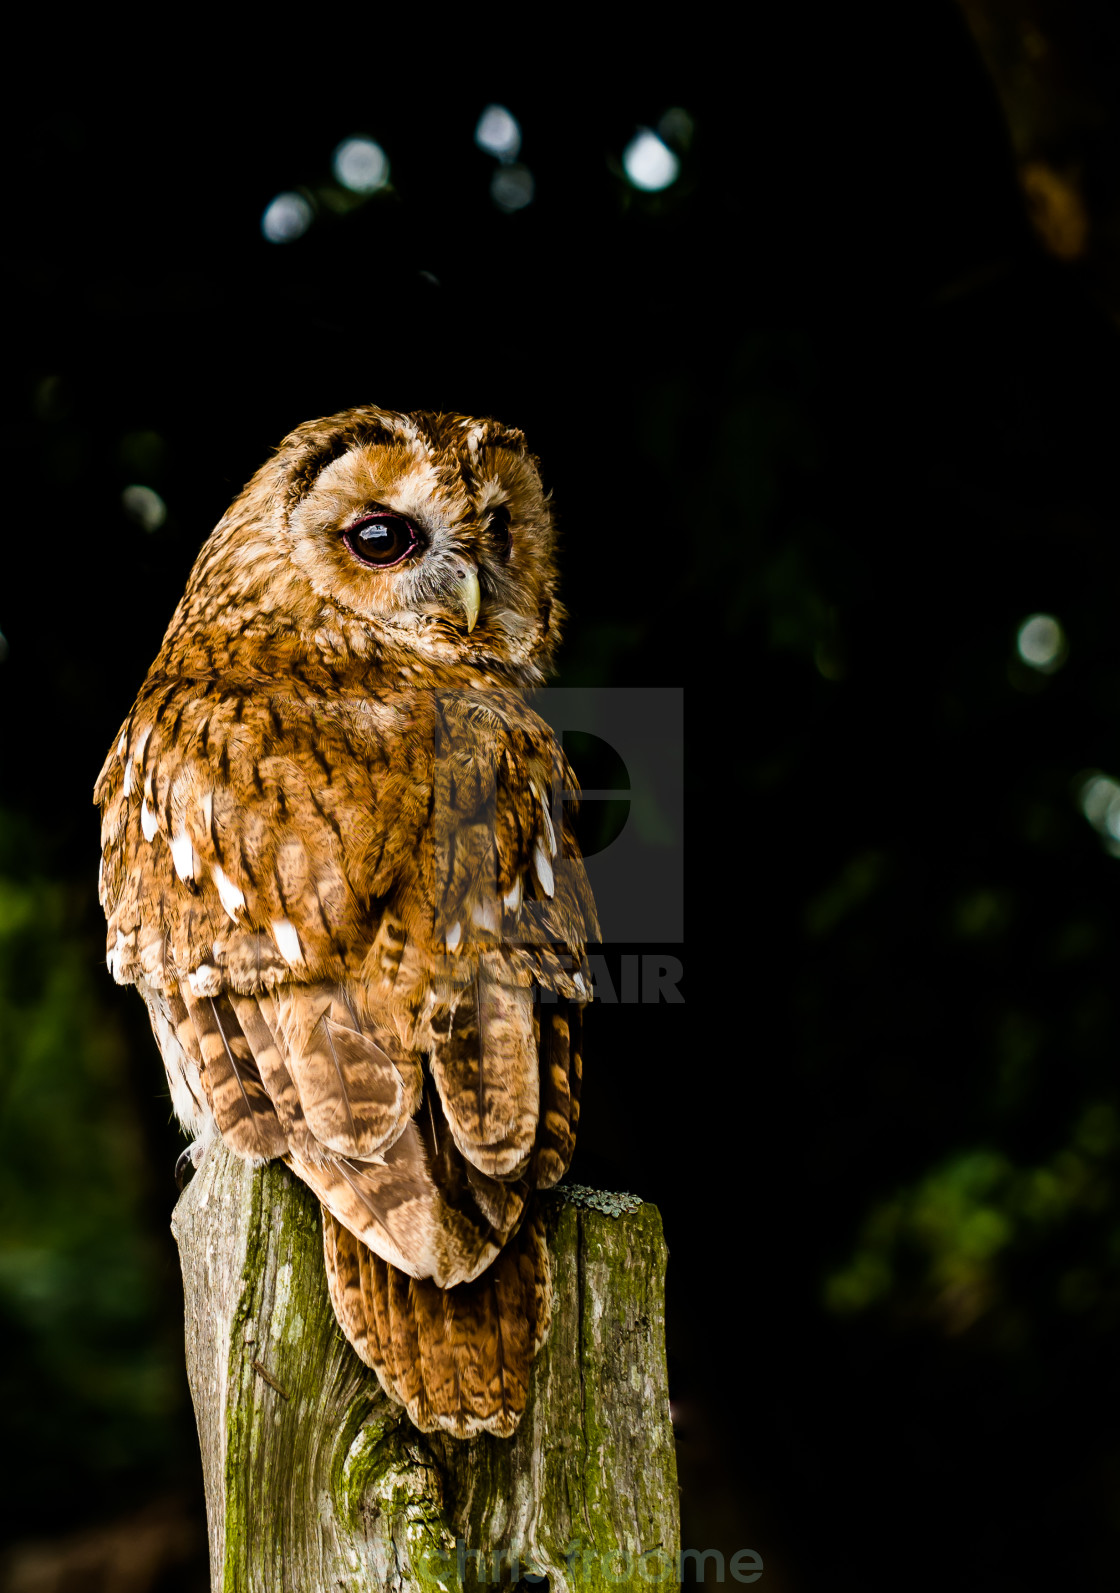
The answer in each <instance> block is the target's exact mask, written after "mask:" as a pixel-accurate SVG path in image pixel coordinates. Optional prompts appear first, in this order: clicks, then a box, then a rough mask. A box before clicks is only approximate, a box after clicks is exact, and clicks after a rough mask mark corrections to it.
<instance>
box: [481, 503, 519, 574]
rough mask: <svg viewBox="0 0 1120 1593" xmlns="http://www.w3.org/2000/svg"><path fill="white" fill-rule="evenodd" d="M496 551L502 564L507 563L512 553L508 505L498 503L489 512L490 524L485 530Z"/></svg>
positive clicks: (511, 533)
mask: <svg viewBox="0 0 1120 1593" xmlns="http://www.w3.org/2000/svg"><path fill="white" fill-rule="evenodd" d="M487 529H488V530H489V532H490V536H491V538H492V539H493V542H494V546H495V548H496V549H497V551H498V557H499V558H500V559H501V560H502V562H503V564H505V563H508V561H509V556H510V554H511V553H512V552H513V532H512V530H511V529H510V523H509V505H508V504H505V503H499V504H498V505H497V506H496V507H495V508H493V509H491V511H490V524H489V526H488V528H487Z"/></svg>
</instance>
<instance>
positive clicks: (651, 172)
mask: <svg viewBox="0 0 1120 1593" xmlns="http://www.w3.org/2000/svg"><path fill="white" fill-rule="evenodd" d="M622 169H623V171H624V172H625V173H626V176H627V178H628V179H629V180H630V182H631V183H632V184H633V185H634V187H635V188H641V189H642V190H643V191H644V192H645V193H650V194H653V193H659V192H660V191H661V190H662V189H663V188H668V187H670V186H671V185H672V184H673V183H675V182H676V180H677V178H678V176H679V175H680V169H681V163H680V161H679V160H678V159H677V157H676V155H674V154H673V151H672V150H671V149H670V148H669V146H668V144H666V143H665V141H664V140H663V139H660V138H658V136H657V134H656V133H654V132H651V130H650V129H649V128H648V127H643V128H641V129H640V131H639V132H637V133H636V134H635V135H634V137H633V138H632V139H631V140H630V142H629V143H628V144H627V146H626V148H625V149H624V150H623V152H622Z"/></svg>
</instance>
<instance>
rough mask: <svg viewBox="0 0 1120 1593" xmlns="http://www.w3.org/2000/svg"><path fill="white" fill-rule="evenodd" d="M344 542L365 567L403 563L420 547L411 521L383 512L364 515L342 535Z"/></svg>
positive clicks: (385, 566)
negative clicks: (410, 523)
mask: <svg viewBox="0 0 1120 1593" xmlns="http://www.w3.org/2000/svg"><path fill="white" fill-rule="evenodd" d="M342 540H343V541H344V542H345V543H346V546H347V547H348V548H349V549H350V551H351V553H354V554H356V555H357V557H358V558H359V559H361V561H362V563H363V564H375V565H377V566H378V568H380V569H386V568H387V567H388V566H389V565H391V564H402V563H403V562H404V560H405V559H407V558H408V556H409V554H410V553H411V552H412V550H413V549H414V548H416V547H419V543H418V542H417V539H416V532H415V531H414V530H413V528H412V526H411V525H409V523H408V521H407V520H406V519H404V518H403V516H401V515H399V514H389V513H388V512H387V511H384V510H378V512H377V513H376V514H366V515H363V516H362V518H361V519H360V520H356V521H355V522H354V524H353V525H352V526H349V527H348V528H347V529H346V531H344V532H343V535H342Z"/></svg>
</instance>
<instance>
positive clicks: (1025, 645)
mask: <svg viewBox="0 0 1120 1593" xmlns="http://www.w3.org/2000/svg"><path fill="white" fill-rule="evenodd" d="M1015 646H1016V648H1017V649H1018V652H1019V657H1020V658H1021V659H1022V660H1023V662H1024V664H1029V665H1030V667H1031V669H1037V670H1041V672H1042V673H1043V674H1044V675H1049V674H1052V673H1053V671H1054V670H1055V669H1060V668H1061V667H1062V665H1063V664H1064V663H1065V661H1066V653H1067V652H1068V648H1067V646H1066V638H1065V632H1064V631H1063V630H1062V627H1061V626H1060V625H1059V624H1058V622H1057V620H1056V619H1055V618H1054V616H1053V615H1052V614H1032V615H1031V616H1030V617H1029V619H1025V620H1024V621H1023V623H1022V624H1021V625H1020V626H1019V633H1018V635H1017V637H1016V638H1015Z"/></svg>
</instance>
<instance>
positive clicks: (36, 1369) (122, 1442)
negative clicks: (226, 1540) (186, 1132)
mask: <svg viewBox="0 0 1120 1593" xmlns="http://www.w3.org/2000/svg"><path fill="white" fill-rule="evenodd" d="M38 851H39V847H38V846H37V844H36V837H35V835H34V833H33V831H32V830H31V828H30V826H29V824H28V823H27V821H26V820H23V819H20V818H17V817H15V816H13V815H12V814H10V813H0V1059H2V1061H0V1069H2V1071H0V1090H2V1112H0V1403H2V1406H3V1409H4V1412H5V1418H6V1423H7V1443H8V1445H9V1446H10V1448H9V1453H10V1454H11V1453H17V1454H18V1455H19V1457H20V1463H19V1465H18V1467H10V1468H9V1470H8V1473H7V1477H6V1481H5V1494H6V1500H5V1502H6V1505H7V1507H8V1510H10V1511H11V1512H12V1514H11V1520H12V1521H13V1522H15V1521H18V1522H19V1523H20V1526H21V1528H22V1530H24V1531H32V1530H34V1528H35V1527H36V1526H39V1527H40V1528H42V1527H43V1526H45V1525H46V1524H48V1523H49V1524H53V1525H57V1523H58V1520H59V1515H58V1511H59V1505H58V1500H57V1489H58V1486H59V1485H60V1483H63V1482H69V1483H71V1484H74V1483H75V1482H76V1481H77V1480H78V1479H80V1485H81V1487H82V1489H83V1490H84V1491H85V1490H88V1491H89V1492H90V1493H91V1494H92V1495H93V1498H94V1500H96V1499H97V1498H98V1497H101V1498H103V1499H112V1498H113V1497H114V1496H119V1495H120V1494H121V1491H122V1489H123V1490H125V1496H126V1497H127V1494H128V1490H135V1489H136V1488H137V1487H138V1486H142V1487H143V1488H144V1489H145V1490H147V1489H149V1488H151V1487H153V1486H157V1485H158V1483H159V1481H160V1479H161V1478H162V1479H166V1478H167V1477H168V1476H169V1475H174V1473H175V1463H174V1458H173V1456H169V1454H168V1436H169V1432H170V1431H171V1430H172V1427H171V1425H170V1419H171V1418H173V1417H176V1416H181V1407H182V1385H183V1376H182V1370H181V1347H180V1346H179V1345H177V1344H176V1343H175V1340H174V1337H173V1336H172V1335H171V1334H170V1333H169V1332H168V1331H167V1310H166V1303H165V1299H164V1291H165V1289H166V1279H165V1277H164V1269H163V1266H162V1265H161V1259H162V1258H161V1256H160V1254H159V1251H158V1248H157V1246H156V1245H155V1244H154V1242H153V1238H152V1219H151V1212H150V1202H149V1199H148V1197H149V1193H150V1190H149V1179H148V1168H147V1163H146V1159H145V1150H146V1147H145V1144H144V1139H143V1134H142V1132H141V1125H140V1123H139V1121H138V1119H137V1114H136V1106H135V1100H134V1097H133V1094H132V1091H131V1088H130V1081H129V1078H128V1073H127V1067H126V1050H125V1040H124V1036H123V1035H122V1033H121V1030H120V1027H119V1025H118V1023H117V1021H116V1019H115V1017H114V1015H113V1013H112V1011H111V1009H110V1005H109V1002H108V1000H107V999H106V998H107V997H108V996H109V995H110V993H111V987H110V986H109V985H108V984H107V981H106V977H105V973H104V963H103V961H102V958H101V954H100V941H101V939H102V936H101V933H100V930H99V926H90V925H89V924H88V923H87V922H83V913H82V895H81V893H79V892H77V891H75V890H74V889H73V888H71V887H70V886H68V885H67V884H66V883H64V882H61V881H59V880H57V879H52V878H50V877H49V876H47V875H45V874H44V873H43V872H40V870H39V869H37V868H36V866H35V863H34V858H35V856H36V853H37V852H38ZM87 1507H88V1505H87ZM67 1513H68V1512H65V1511H64V1512H63V1519H64V1520H65V1518H66V1515H67Z"/></svg>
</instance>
